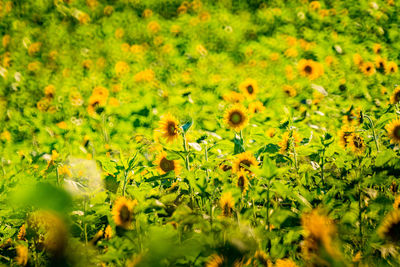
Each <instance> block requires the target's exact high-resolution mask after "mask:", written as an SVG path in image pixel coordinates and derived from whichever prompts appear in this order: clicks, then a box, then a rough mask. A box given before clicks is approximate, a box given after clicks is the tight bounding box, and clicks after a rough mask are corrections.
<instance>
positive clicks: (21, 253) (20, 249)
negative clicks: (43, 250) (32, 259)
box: [15, 245, 29, 266]
mask: <svg viewBox="0 0 400 267" xmlns="http://www.w3.org/2000/svg"><path fill="white" fill-rule="evenodd" d="M16 250H17V256H16V257H15V261H16V262H17V263H18V265H19V266H26V265H27V263H28V252H29V251H28V247H25V246H24V245H18V246H17V247H16Z"/></svg>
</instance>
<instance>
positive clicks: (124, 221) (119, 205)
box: [111, 197, 138, 229]
mask: <svg viewBox="0 0 400 267" xmlns="http://www.w3.org/2000/svg"><path fill="white" fill-rule="evenodd" d="M137 204H138V202H137V200H136V199H135V200H130V199H127V198H125V197H119V198H118V199H117V200H116V201H115V202H114V205H113V208H112V212H111V213H112V215H113V219H114V222H115V224H116V225H118V226H120V227H122V228H125V229H129V228H130V227H131V223H132V221H133V209H134V208H135V207H136V205H137Z"/></svg>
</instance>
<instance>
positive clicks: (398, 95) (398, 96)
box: [390, 87, 400, 105]
mask: <svg viewBox="0 0 400 267" xmlns="http://www.w3.org/2000/svg"><path fill="white" fill-rule="evenodd" d="M399 102H400V87H397V88H395V89H394V91H393V93H392V95H391V96H390V103H391V104H393V105H394V104H397V103H399Z"/></svg>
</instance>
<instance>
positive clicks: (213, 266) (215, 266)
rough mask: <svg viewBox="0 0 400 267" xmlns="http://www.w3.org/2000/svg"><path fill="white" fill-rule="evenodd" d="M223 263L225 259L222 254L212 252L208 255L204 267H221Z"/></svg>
mask: <svg viewBox="0 0 400 267" xmlns="http://www.w3.org/2000/svg"><path fill="white" fill-rule="evenodd" d="M224 265H225V259H224V257H223V256H220V255H218V254H214V255H211V256H210V259H209V260H208V261H207V263H206V267H221V266H224Z"/></svg>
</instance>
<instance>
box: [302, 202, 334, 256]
mask: <svg viewBox="0 0 400 267" xmlns="http://www.w3.org/2000/svg"><path fill="white" fill-rule="evenodd" d="M301 225H302V227H303V229H304V237H305V243H303V244H302V249H304V251H303V253H305V252H306V255H307V253H308V255H307V256H311V255H310V254H313V252H316V251H318V249H319V246H320V245H322V246H323V247H324V248H325V250H326V251H327V252H328V253H329V254H330V255H331V256H333V255H337V251H336V249H335V247H334V246H333V244H332V240H333V238H334V236H335V235H336V227H335V225H334V223H333V221H332V220H331V219H330V218H329V217H327V216H325V215H323V214H322V213H321V212H320V211H319V210H317V209H314V210H312V211H311V212H309V213H305V214H303V215H302V216H301ZM307 256H306V258H307Z"/></svg>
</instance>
